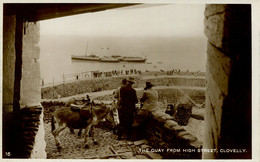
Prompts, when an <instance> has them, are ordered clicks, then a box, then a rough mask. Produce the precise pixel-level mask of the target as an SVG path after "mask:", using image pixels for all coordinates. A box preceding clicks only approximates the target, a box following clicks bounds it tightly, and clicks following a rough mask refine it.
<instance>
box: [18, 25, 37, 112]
mask: <svg viewBox="0 0 260 162" xmlns="http://www.w3.org/2000/svg"><path fill="white" fill-rule="evenodd" d="M39 31H40V25H39V23H38V22H24V32H23V40H22V41H23V47H22V48H23V53H22V80H21V93H20V95H21V99H20V105H21V107H25V106H35V105H39V103H40V99H41V78H40V63H39V62H38V59H39V57H40V47H39V45H38V42H39V39H40V34H39Z"/></svg>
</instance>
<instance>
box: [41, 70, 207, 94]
mask: <svg viewBox="0 0 260 162" xmlns="http://www.w3.org/2000/svg"><path fill="white" fill-rule="evenodd" d="M132 77H134V79H135V84H134V88H141V87H145V82H147V81H149V82H152V83H153V84H154V85H155V86H184V87H205V77H201V76H199V77H198V76H197V77H196V76H140V75H135V76H132ZM125 78H126V76H119V77H109V78H93V79H88V80H79V81H74V82H70V83H64V84H59V85H54V86H48V87H42V88H41V98H42V99H58V98H63V97H69V96H73V95H77V94H84V93H90V92H99V91H104V90H111V89H116V88H118V87H119V86H120V85H121V81H122V80H123V79H125Z"/></svg>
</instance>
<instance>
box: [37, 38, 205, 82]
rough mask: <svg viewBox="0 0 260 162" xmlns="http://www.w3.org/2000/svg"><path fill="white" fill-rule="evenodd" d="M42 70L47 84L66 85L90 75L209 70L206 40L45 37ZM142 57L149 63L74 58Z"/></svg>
mask: <svg viewBox="0 0 260 162" xmlns="http://www.w3.org/2000/svg"><path fill="white" fill-rule="evenodd" d="M39 46H40V59H39V61H40V68H41V78H42V81H43V83H44V84H51V83H52V84H53V83H56V82H66V81H69V80H73V79H75V76H77V75H78V74H83V73H86V74H87V73H88V72H90V71H100V72H109V71H112V70H120V71H125V70H130V69H135V70H137V71H142V72H144V71H171V70H181V71H187V70H189V71H194V72H197V71H200V72H205V69H206V58H207V54H206V47H207V40H206V38H205V37H155V36H153V37H151V36H147V37H86V36H69V35H68V36H66V35H63V36H55V35H41V38H40V42H39ZM90 54H94V55H97V56H111V55H121V56H140V57H146V58H147V61H146V62H145V63H126V62H119V63H104V62H93V61H75V60H72V59H71V55H90Z"/></svg>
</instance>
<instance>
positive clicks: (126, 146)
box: [44, 122, 149, 159]
mask: <svg viewBox="0 0 260 162" xmlns="http://www.w3.org/2000/svg"><path fill="white" fill-rule="evenodd" d="M44 127H45V140H46V145H47V146H46V152H47V158H48V159H111V158H112V159H148V158H149V156H148V155H146V154H145V153H141V152H140V151H139V148H141V146H137V145H135V144H134V142H131V141H126V140H120V141H119V140H116V138H117V136H116V135H115V134H113V132H112V131H110V130H108V129H106V128H96V129H95V138H96V139H97V141H98V143H99V144H98V145H94V144H93V143H92V142H91V144H90V148H88V149H86V148H85V147H84V143H83V140H84V138H83V134H82V135H81V136H80V137H79V136H78V135H77V132H78V130H75V133H71V132H70V131H69V129H68V128H66V129H65V130H64V131H62V132H61V133H60V135H59V137H60V140H61V146H62V149H61V150H58V149H57V148H56V146H55V141H54V137H53V135H52V134H51V124H50V122H48V123H45V126H44Z"/></svg>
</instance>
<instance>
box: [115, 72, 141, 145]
mask: <svg viewBox="0 0 260 162" xmlns="http://www.w3.org/2000/svg"><path fill="white" fill-rule="evenodd" d="M133 84H134V78H132V77H129V79H128V80H127V85H126V86H122V87H121V88H120V103H119V106H120V108H119V109H118V113H119V121H120V124H119V130H118V139H119V140H120V139H121V137H122V135H123V133H124V132H126V133H127V138H128V139H131V132H132V124H133V119H134V112H135V111H136V108H135V104H136V103H138V99H137V96H136V90H135V89H134V88H133V87H132V86H133Z"/></svg>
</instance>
